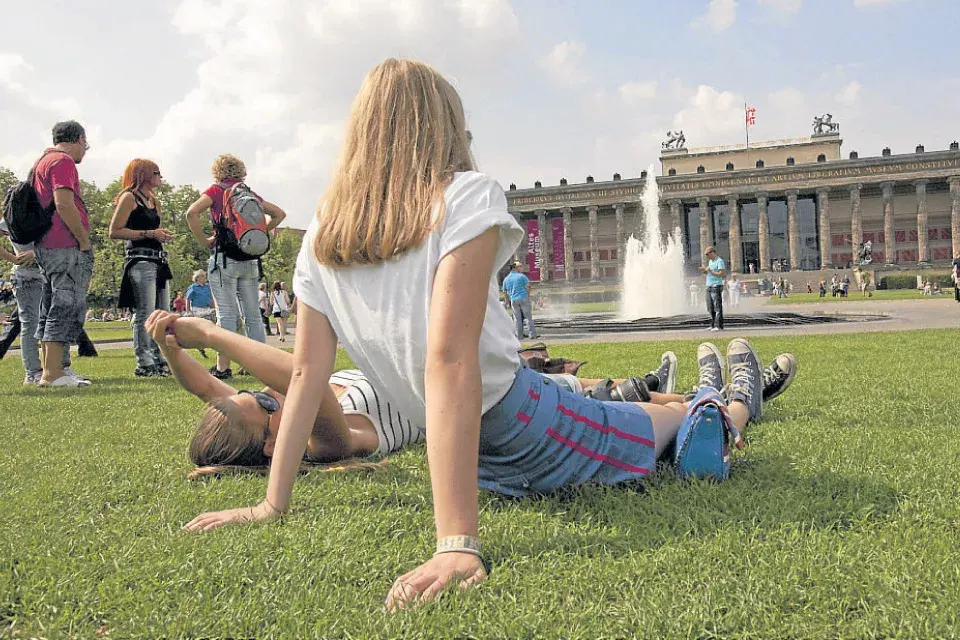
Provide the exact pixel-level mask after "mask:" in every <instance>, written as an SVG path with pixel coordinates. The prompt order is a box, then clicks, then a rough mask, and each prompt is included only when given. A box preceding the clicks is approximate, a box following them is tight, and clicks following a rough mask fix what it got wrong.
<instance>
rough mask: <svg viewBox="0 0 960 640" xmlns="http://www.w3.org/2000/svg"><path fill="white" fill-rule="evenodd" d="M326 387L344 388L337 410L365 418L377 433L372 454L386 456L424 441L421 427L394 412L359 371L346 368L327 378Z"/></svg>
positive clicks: (394, 409)
mask: <svg viewBox="0 0 960 640" xmlns="http://www.w3.org/2000/svg"><path fill="white" fill-rule="evenodd" d="M330 384H337V385H340V386H341V387H345V388H346V391H344V392H343V395H341V396H340V398H339V400H340V408H341V409H343V413H344V414H346V415H351V414H354V415H361V416H365V417H366V418H367V419H368V420H369V421H370V423H371V424H373V430H374V431H376V432H377V443H378V444H377V450H376V451H375V453H378V454H380V455H387V454H388V453H393V452H394V451H400V449H403V448H404V447H407V446H409V445H413V444H419V443H421V442H424V441H425V440H426V434H425V433H424V431H423V426H422V425H417V424H413V423H412V422H411V421H410V419H409V418H406V417H404V416H403V415H402V414H400V412H399V411H397V408H396V407H394V406H393V405H392V404H391V403H390V401H389V400H388V399H387V397H386V396H385V395H384V394H382V393H377V390H376V389H375V388H374V387H373V385H372V384H370V381H369V380H367V377H366V376H365V375H363V373H361V372H360V371H356V370H353V369H346V370H344V371H337V372H336V373H334V374H333V375H332V376H330Z"/></svg>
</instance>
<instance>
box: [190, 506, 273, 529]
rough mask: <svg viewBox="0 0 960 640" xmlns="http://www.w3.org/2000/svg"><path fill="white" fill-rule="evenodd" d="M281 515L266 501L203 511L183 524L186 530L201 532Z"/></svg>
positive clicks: (263, 520) (265, 520)
mask: <svg viewBox="0 0 960 640" xmlns="http://www.w3.org/2000/svg"><path fill="white" fill-rule="evenodd" d="M279 517H280V512H279V511H277V510H276V509H274V508H273V507H271V506H270V505H269V504H268V503H267V502H266V501H263V502H261V503H260V504H258V505H256V506H254V507H242V508H240V509H227V510H226V511H210V512H207V513H201V514H200V515H198V516H197V517H196V518H194V519H193V520H191V521H190V522H188V523H187V524H185V525H184V526H183V530H184V531H189V532H191V533H199V532H205V531H212V530H214V529H216V528H218V527H222V526H224V525H227V524H249V523H253V522H268V521H270V520H276V519H277V518H279Z"/></svg>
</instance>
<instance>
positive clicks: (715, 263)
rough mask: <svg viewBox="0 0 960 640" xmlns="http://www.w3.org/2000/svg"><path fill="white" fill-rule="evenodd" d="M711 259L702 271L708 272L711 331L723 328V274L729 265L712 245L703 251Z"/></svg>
mask: <svg viewBox="0 0 960 640" xmlns="http://www.w3.org/2000/svg"><path fill="white" fill-rule="evenodd" d="M703 253H704V255H706V256H707V259H708V260H709V261H708V262H707V266H705V267H700V271H701V272H703V273H705V274H707V313H708V314H710V331H722V330H723V276H725V275H727V265H726V264H725V263H724V261H723V258H721V257H720V256H718V255H717V250H716V249H714V248H713V247H712V246H711V247H707V250H706V251H704V252H703Z"/></svg>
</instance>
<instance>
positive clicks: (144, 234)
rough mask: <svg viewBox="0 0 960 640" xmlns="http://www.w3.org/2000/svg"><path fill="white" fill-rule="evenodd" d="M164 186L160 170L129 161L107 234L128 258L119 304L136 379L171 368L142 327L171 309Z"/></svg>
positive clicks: (141, 161) (148, 163)
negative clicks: (128, 327) (127, 315)
mask: <svg viewBox="0 0 960 640" xmlns="http://www.w3.org/2000/svg"><path fill="white" fill-rule="evenodd" d="M162 184H163V176H161V175H160V167H158V166H157V164H156V163H155V162H153V161H152V160H145V159H142V158H137V159H135V160H131V161H130V164H128V165H127V168H126V169H125V170H124V172H123V179H122V185H121V191H120V194H119V195H118V196H117V198H116V200H115V204H116V209H115V210H114V212H113V218H111V220H110V229H109V236H110V238H112V239H114V240H124V241H126V259H125V260H124V263H123V275H122V277H121V280H120V299H119V302H118V303H117V306H118V307H120V308H121V309H132V310H133V353H134V356H135V357H136V359H137V368H136V369H134V371H133V375H135V376H137V377H139V378H149V377H153V376H169V375H170V368H169V367H168V366H167V363H166V361H165V360H164V359H163V354H161V353H160V347H158V346H157V343H156V342H154V341H153V338H151V337H150V335H149V334H148V333H147V330H146V328H145V326H144V323H146V321H147V318H149V317H150V314H151V313H153V312H154V311H156V310H157V309H163V310H164V311H166V310H168V309H169V308H170V289H169V287H168V283H169V282H170V280H172V279H173V273H171V272H170V265H169V264H167V252H166V251H164V250H163V245H164V244H165V243H167V242H170V240H172V239H173V234H172V233H170V232H169V231H167V230H166V229H164V228H163V226H162V225H161V220H160V202H159V201H158V200H157V197H156V190H157V188H158V187H160V185H162Z"/></svg>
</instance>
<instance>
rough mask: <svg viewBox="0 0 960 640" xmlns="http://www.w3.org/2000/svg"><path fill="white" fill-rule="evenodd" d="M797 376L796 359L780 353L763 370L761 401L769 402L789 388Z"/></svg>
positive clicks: (788, 354)
mask: <svg viewBox="0 0 960 640" xmlns="http://www.w3.org/2000/svg"><path fill="white" fill-rule="evenodd" d="M796 375H797V359H796V358H794V357H793V354H792V353H781V354H780V355H778V356H777V357H776V358H774V359H773V362H771V363H770V364H769V365H768V366H767V368H766V369H764V370H763V401H764V402H770V401H771V400H773V399H774V398H776V397H777V396H779V395H780V394H782V393H783V392H784V391H786V390H787V387H789V386H790V383H791V382H793V379H794V378H795V377H796Z"/></svg>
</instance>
